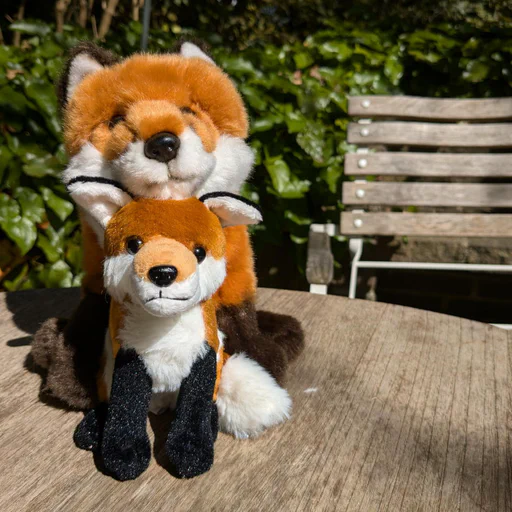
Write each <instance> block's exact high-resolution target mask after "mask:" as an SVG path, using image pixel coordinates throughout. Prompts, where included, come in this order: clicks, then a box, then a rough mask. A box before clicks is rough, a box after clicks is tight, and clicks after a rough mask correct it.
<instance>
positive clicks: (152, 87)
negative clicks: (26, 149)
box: [60, 43, 253, 199]
mask: <svg viewBox="0 0 512 512" xmlns="http://www.w3.org/2000/svg"><path fill="white" fill-rule="evenodd" d="M60 94H61V98H60V101H61V105H62V108H63V113H64V137H65V142H66V148H67V150H68V152H69V154H70V156H71V161H70V166H69V168H68V170H67V171H66V174H65V177H64V179H65V181H69V180H71V179H72V178H74V177H76V176H77V175H83V174H85V173H86V174H88V175H89V176H102V177H105V178H109V179H115V180H116V181H119V182H120V183H121V184H122V185H123V186H124V187H125V188H126V189H127V190H129V191H130V192H131V193H132V194H134V195H137V196H143V197H153V198H175V199H181V198H185V197H191V196H194V195H196V196H197V195H201V194H204V193H207V192H213V191H215V190H228V191H233V192H237V191H238V190H239V188H240V186H241V185H242V183H243V182H244V181H245V180H246V179H247V177H248V175H249V172H250V170H251V167H252V162H253V155H252V152H251V151H250V149H249V148H248V146H247V145H246V143H245V142H244V139H245V137H247V130H248V122H247V115H246V113H245V109H244V106H243V103H242V100H241V98H240V95H239V94H238V92H237V90H236V88H235V87H234V85H233V83H232V82H231V80H230V79H229V78H228V77H227V76H226V75H225V74H224V73H223V72H222V71H221V70H220V68H218V67H217V66H216V65H215V63H214V62H213V61H212V60H211V59H210V58H209V57H208V56H207V55H206V54H204V53H203V52H202V51H201V50H200V49H199V48H198V47H197V46H195V45H193V44H191V43H184V44H183V45H182V47H181V51H180V53H175V54H168V55H149V54H144V55H134V56H133V57H130V58H128V59H126V60H123V61H117V59H116V58H115V57H114V56H113V55H112V54H110V53H109V52H106V51H105V50H102V49H100V48H99V47H97V46H94V45H92V44H91V43H82V44H81V45H79V46H77V47H76V48H75V50H74V51H73V52H72V57H71V59H70V61H69V63H68V65H67V68H66V70H65V72H64V74H63V78H62V81H61V85H60Z"/></svg>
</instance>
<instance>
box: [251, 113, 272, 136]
mask: <svg viewBox="0 0 512 512" xmlns="http://www.w3.org/2000/svg"><path fill="white" fill-rule="evenodd" d="M274 124H275V117H274V116H267V117H260V118H258V119H256V121H254V122H253V123H252V124H251V132H253V133H256V132H266V131H268V130H270V129H271V128H272V127H273V126H274Z"/></svg>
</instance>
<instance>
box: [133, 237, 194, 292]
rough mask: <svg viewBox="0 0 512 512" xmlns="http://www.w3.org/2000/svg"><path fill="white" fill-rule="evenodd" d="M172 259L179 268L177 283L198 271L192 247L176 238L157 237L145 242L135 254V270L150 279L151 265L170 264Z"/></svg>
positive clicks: (139, 274)
mask: <svg viewBox="0 0 512 512" xmlns="http://www.w3.org/2000/svg"><path fill="white" fill-rule="evenodd" d="M170 261H172V264H173V266H175V267H176V268H177V269H178V277H177V278H176V282H177V283H179V282H180V281H183V280H184V279H187V277H189V276H190V275H191V274H193V273H194V272H195V271H196V263H197V260H196V258H195V257H194V254H193V253H192V252H191V251H190V249H188V248H187V247H185V246H184V245H183V244H181V243H180V242H177V241H176V240H169V239H168V238H161V237H157V238H153V239H152V240H150V241H149V242H148V243H146V244H144V245H143V246H142V248H141V249H140V251H139V252H138V253H137V254H136V255H135V259H134V265H135V272H137V274H138V276H139V277H141V278H142V279H145V280H148V279H149V278H148V271H149V269H150V268H151V267H156V266H159V265H169V262H170Z"/></svg>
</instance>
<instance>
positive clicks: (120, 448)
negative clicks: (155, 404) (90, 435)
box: [101, 349, 152, 480]
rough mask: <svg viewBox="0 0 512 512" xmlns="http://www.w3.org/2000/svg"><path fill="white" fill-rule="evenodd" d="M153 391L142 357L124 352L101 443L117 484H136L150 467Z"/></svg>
mask: <svg viewBox="0 0 512 512" xmlns="http://www.w3.org/2000/svg"><path fill="white" fill-rule="evenodd" d="M151 388H152V382H151V377H150V376H149V375H148V373H147V371H146V367H145V366H144V362H143V361H142V359H141V357H140V356H139V355H138V354H137V353H136V352H135V350H133V349H129V350H125V349H120V350H119V352H118V354H117V357H116V364H115V368H114V377H113V380H112V390H111V392H110V400H109V404H108V410H107V418H106V420H105V427H104V431H103V438H102V443H101V455H102V458H103V463H104V464H105V468H106V469H107V471H108V472H109V473H110V474H111V475H112V476H113V477H114V478H116V479H117V480H133V479H134V478H137V477H138V476H139V475H140V474H141V473H142V472H144V471H145V470H146V468H147V467H148V465H149V461H150V459H151V445H150V442H149V437H148V434H147V429H146V422H147V417H148V409H149V401H150V399H151Z"/></svg>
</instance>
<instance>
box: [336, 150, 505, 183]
mask: <svg viewBox="0 0 512 512" xmlns="http://www.w3.org/2000/svg"><path fill="white" fill-rule="evenodd" d="M345 174H346V175H347V176H368V175H382V176H417V177H443V176H446V177H450V178H452V177H453V178H457V177H461V178H462V177H474V178H512V154H506V153H494V154H492V153H459V154H454V153H406V152H404V151H396V152H391V151H390V152H383V153H368V154H363V153H348V154H346V155H345Z"/></svg>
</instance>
